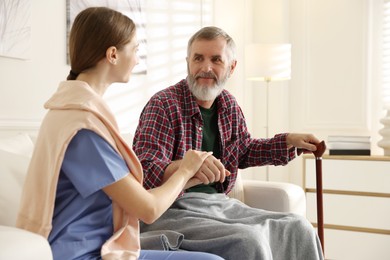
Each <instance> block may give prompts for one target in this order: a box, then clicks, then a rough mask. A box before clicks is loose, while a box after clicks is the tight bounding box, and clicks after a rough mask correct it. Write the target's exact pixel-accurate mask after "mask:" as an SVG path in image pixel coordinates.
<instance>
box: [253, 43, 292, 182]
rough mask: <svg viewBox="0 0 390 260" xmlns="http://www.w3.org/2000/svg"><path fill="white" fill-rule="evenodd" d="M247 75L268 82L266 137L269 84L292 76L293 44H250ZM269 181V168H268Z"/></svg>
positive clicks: (267, 130) (267, 121)
mask: <svg viewBox="0 0 390 260" xmlns="http://www.w3.org/2000/svg"><path fill="white" fill-rule="evenodd" d="M245 75H246V78H247V80H250V81H265V82H266V86H265V87H266V109H267V111H266V127H265V128H266V132H265V133H266V136H265V137H266V138H269V137H270V136H269V107H268V106H269V85H270V83H271V82H272V81H283V80H289V79H290V78H291V44H249V45H247V46H246V48H245ZM266 178H267V181H269V168H268V166H267V168H266Z"/></svg>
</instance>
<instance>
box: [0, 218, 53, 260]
mask: <svg viewBox="0 0 390 260" xmlns="http://www.w3.org/2000/svg"><path fill="white" fill-rule="evenodd" d="M0 259H12V260H36V259H39V260H53V256H52V253H51V248H50V245H49V242H48V241H47V240H46V239H45V238H43V237H42V236H40V235H37V234H34V233H32V232H28V231H26V230H23V229H19V228H15V227H10V226H0Z"/></svg>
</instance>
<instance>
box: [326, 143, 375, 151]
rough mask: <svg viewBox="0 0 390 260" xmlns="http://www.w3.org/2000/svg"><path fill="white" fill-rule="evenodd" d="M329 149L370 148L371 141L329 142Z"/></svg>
mask: <svg viewBox="0 0 390 260" xmlns="http://www.w3.org/2000/svg"><path fill="white" fill-rule="evenodd" d="M327 147H328V149H339V150H370V149H371V143H370V142H328V143H327Z"/></svg>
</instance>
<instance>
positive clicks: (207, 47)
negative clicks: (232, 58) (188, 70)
mask: <svg viewBox="0 0 390 260" xmlns="http://www.w3.org/2000/svg"><path fill="white" fill-rule="evenodd" d="M194 55H202V56H205V57H215V56H220V57H222V58H228V57H229V50H228V47H227V43H226V40H225V39H223V38H222V37H218V38H215V39H212V40H208V39H207V40H206V39H197V40H195V41H194V42H193V43H192V44H191V46H190V48H189V56H190V57H193V56H194Z"/></svg>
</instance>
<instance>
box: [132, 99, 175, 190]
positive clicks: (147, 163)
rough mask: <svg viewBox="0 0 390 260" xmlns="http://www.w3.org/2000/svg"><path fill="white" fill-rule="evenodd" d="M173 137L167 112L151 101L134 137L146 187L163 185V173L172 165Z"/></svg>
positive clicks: (160, 105)
mask: <svg viewBox="0 0 390 260" xmlns="http://www.w3.org/2000/svg"><path fill="white" fill-rule="evenodd" d="M173 137H174V134H173V130H172V125H171V122H170V120H169V117H168V115H167V111H166V109H164V106H163V104H162V102H161V101H160V100H159V99H158V98H155V99H151V100H150V101H149V102H148V104H147V105H146V106H145V108H144V109H143V111H142V113H141V116H140V120H139V124H138V127H137V130H136V132H135V136H134V142H133V149H134V152H135V153H136V154H137V156H138V158H139V160H140V162H141V164H142V167H143V170H144V187H145V188H147V189H150V188H154V187H158V186H160V185H161V183H162V180H163V177H164V171H165V169H166V167H167V166H168V165H169V164H170V163H171V158H172V151H173V150H174V138H173Z"/></svg>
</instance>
